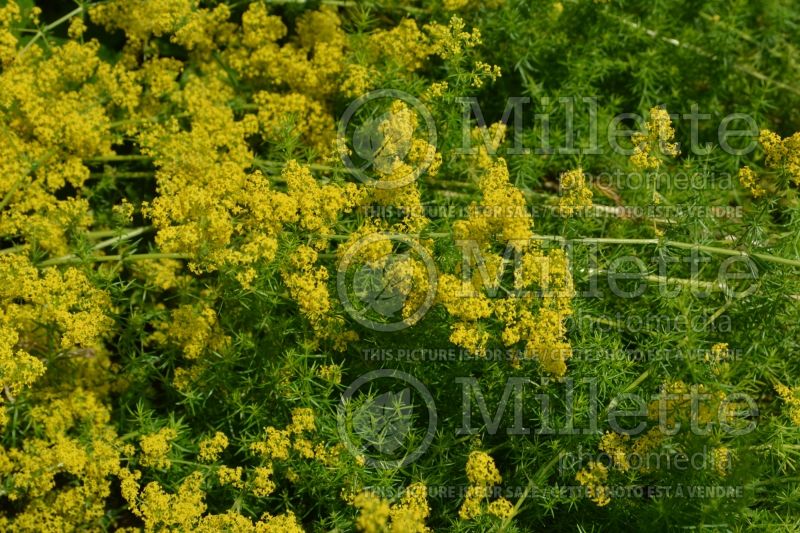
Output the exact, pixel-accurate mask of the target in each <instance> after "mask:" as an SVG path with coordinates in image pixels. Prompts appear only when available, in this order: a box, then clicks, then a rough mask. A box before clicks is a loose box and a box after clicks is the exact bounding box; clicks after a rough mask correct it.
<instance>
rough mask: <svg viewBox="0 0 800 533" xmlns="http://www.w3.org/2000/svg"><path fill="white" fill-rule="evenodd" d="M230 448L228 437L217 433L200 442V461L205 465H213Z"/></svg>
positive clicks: (198, 455)
mask: <svg viewBox="0 0 800 533" xmlns="http://www.w3.org/2000/svg"><path fill="white" fill-rule="evenodd" d="M227 447H228V437H227V436H226V435H225V433H222V432H221V431H217V432H216V433H214V435H213V436H212V437H210V438H207V439H204V440H202V441H200V451H199V453H198V454H197V457H198V459H200V460H201V461H203V462H204V463H211V462H213V461H216V460H217V459H219V456H220V454H221V453H222V452H223V451H224V450H225V448H227Z"/></svg>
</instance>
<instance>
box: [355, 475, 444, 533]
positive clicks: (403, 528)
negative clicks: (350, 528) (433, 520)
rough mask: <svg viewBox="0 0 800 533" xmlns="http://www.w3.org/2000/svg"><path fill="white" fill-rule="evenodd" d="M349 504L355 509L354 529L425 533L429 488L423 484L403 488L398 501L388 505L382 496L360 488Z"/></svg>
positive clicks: (376, 532)
mask: <svg viewBox="0 0 800 533" xmlns="http://www.w3.org/2000/svg"><path fill="white" fill-rule="evenodd" d="M351 504H352V505H353V506H354V507H356V508H357V509H358V517H357V518H356V528H357V529H358V530H359V531H361V532H363V533H385V532H391V533H406V532H408V533H427V532H429V531H430V529H428V527H426V526H425V519H426V518H427V517H428V515H429V514H430V507H429V506H428V488H427V487H426V486H425V484H424V483H414V484H412V485H409V486H408V487H406V489H405V491H403V495H402V496H401V497H400V501H399V502H398V503H396V504H390V503H389V502H387V501H386V500H384V499H383V498H381V497H379V496H377V495H375V494H373V493H371V492H369V491H363V492H361V493H359V494H357V495H356V496H355V497H353V499H352V501H351Z"/></svg>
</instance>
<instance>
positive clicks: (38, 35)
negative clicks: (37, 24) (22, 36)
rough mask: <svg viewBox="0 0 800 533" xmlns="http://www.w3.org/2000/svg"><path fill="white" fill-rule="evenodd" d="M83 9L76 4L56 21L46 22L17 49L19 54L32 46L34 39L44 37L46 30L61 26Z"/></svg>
mask: <svg viewBox="0 0 800 533" xmlns="http://www.w3.org/2000/svg"><path fill="white" fill-rule="evenodd" d="M83 9H84V8H83V6H82V5H81V6H78V7H76V8H75V9H73V10H72V11H70V12H69V13H67V14H66V15H64V16H63V17H61V18H60V19H58V20H56V21H53V22H51V23H50V24H48V25H47V26H45V27H44V28H42V29H40V30H38V31H37V32H36V35H34V36H33V38H32V39H31V40H30V41H28V43H27V44H26V45H25V46H24V47H23V48H22V50H20V51H19V55H22V54H24V53H25V52H26V51H27V50H28V49H29V48H30V47H31V46H33V45H34V44H35V43H36V41H38V40H39V39H40V38H42V37H44V36H45V34H46V33H47V32H49V31H50V30H53V29H55V28H57V27H59V26H61V25H62V24H64V23H65V22H67V21H68V20H70V19H72V18H73V17H76V16H78V15H80V14H81V13H83Z"/></svg>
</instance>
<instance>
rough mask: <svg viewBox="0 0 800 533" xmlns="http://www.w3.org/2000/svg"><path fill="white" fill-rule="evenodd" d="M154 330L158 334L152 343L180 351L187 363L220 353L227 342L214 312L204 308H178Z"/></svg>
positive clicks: (155, 334)
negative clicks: (172, 346) (207, 354)
mask: <svg viewBox="0 0 800 533" xmlns="http://www.w3.org/2000/svg"><path fill="white" fill-rule="evenodd" d="M154 326H155V327H156V329H157V331H156V333H154V334H153V335H151V337H150V338H151V340H153V341H154V342H156V343H158V344H160V345H162V346H169V345H174V346H177V347H179V348H180V349H181V351H182V352H183V356H184V357H186V359H189V360H194V359H197V358H199V357H200V356H201V355H202V354H204V353H208V352H209V351H219V350H221V349H222V348H224V347H225V346H226V344H227V343H228V340H229V339H228V337H227V336H226V335H224V334H223V333H222V331H221V330H220V328H219V325H218V324H217V314H216V312H215V311H214V310H213V309H211V308H210V307H208V306H205V305H201V306H193V305H182V306H179V307H178V308H177V309H174V310H173V311H172V312H171V314H170V320H169V321H163V322H156V323H155V324H154Z"/></svg>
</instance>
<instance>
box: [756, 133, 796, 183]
mask: <svg viewBox="0 0 800 533" xmlns="http://www.w3.org/2000/svg"><path fill="white" fill-rule="evenodd" d="M758 140H759V142H760V143H761V147H762V148H763V149H764V153H765V154H766V157H767V161H766V162H767V166H768V167H770V168H779V169H783V170H784V171H785V172H786V174H787V175H788V176H789V179H790V180H791V181H792V182H793V183H794V184H795V185H800V132H798V133H795V134H794V135H791V136H789V137H786V138H785V139H781V137H780V135H778V134H777V133H773V132H771V131H769V130H761V134H760V135H759V138H758Z"/></svg>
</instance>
